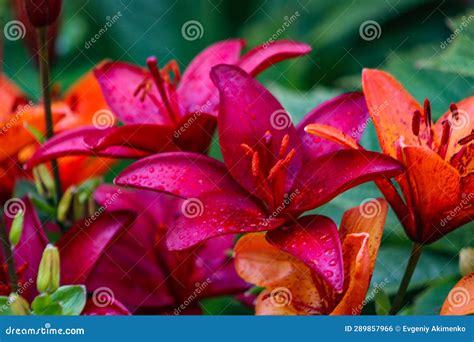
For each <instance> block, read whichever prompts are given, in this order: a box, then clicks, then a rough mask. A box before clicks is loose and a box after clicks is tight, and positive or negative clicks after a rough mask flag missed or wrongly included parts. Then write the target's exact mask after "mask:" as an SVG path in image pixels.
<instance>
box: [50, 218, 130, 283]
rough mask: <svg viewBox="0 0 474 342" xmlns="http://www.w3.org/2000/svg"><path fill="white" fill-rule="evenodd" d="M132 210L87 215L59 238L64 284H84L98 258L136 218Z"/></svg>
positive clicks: (62, 280)
mask: <svg viewBox="0 0 474 342" xmlns="http://www.w3.org/2000/svg"><path fill="white" fill-rule="evenodd" d="M133 219H134V216H133V215H132V214H131V213H130V212H115V213H113V215H111V214H107V213H102V214H101V215H100V216H99V217H98V218H96V219H95V220H93V219H92V218H86V219H85V220H83V221H82V222H80V223H77V224H76V225H75V226H73V227H72V228H71V229H69V230H68V231H67V233H66V234H64V235H63V236H62V237H61V238H60V239H59V240H58V242H57V244H56V245H57V246H58V248H59V253H60V256H61V282H62V284H85V283H86V281H87V277H88V276H89V274H90V272H91V271H92V270H93V268H94V266H95V265H96V263H97V260H98V259H99V258H100V257H101V255H102V254H103V253H104V252H105V250H106V249H107V248H108V247H109V246H110V244H111V243H113V241H114V240H116V239H117V238H118V237H119V236H120V235H119V234H120V233H122V234H123V230H124V228H126V227H128V226H129V225H130V223H131V222H132V221H133Z"/></svg>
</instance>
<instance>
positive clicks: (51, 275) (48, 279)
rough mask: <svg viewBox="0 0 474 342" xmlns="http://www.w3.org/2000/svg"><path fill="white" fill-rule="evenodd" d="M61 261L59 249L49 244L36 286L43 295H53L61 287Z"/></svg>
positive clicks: (43, 257)
mask: <svg viewBox="0 0 474 342" xmlns="http://www.w3.org/2000/svg"><path fill="white" fill-rule="evenodd" d="M59 277H60V260H59V251H58V248H57V247H54V246H53V245H51V244H49V245H47V246H46V248H45V249H44V251H43V256H42V258H41V262H40V265H39V269H38V279H37V280H36V286H37V288H38V291H39V292H41V293H53V292H54V291H56V290H57V288H58V287H59Z"/></svg>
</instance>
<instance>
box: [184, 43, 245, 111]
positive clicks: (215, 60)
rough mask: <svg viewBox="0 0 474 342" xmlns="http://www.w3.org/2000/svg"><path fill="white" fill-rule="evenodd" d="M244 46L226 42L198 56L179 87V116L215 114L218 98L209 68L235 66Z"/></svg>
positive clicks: (185, 73)
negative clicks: (186, 114)
mask: <svg viewBox="0 0 474 342" xmlns="http://www.w3.org/2000/svg"><path fill="white" fill-rule="evenodd" d="M244 44H245V42H244V41H243V40H240V39H235V40H226V41H222V42H218V43H216V44H213V45H211V46H209V47H208V48H207V49H205V50H204V51H202V52H201V53H200V54H199V55H197V56H196V57H195V58H194V59H193V60H192V61H191V63H190V64H189V66H188V67H187V68H186V71H185V72H184V74H183V77H182V79H181V81H180V83H179V86H178V96H179V101H180V106H181V112H182V113H194V112H208V113H212V114H214V112H215V110H216V105H217V103H218V101H219V98H218V97H217V96H216V94H215V93H216V87H215V86H214V84H212V81H211V79H210V78H209V73H210V71H211V69H212V67H214V66H216V65H218V64H236V63H237V61H238V60H239V56H240V50H241V49H242V47H243V46H244Z"/></svg>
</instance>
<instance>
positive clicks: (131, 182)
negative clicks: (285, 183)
mask: <svg viewBox="0 0 474 342" xmlns="http://www.w3.org/2000/svg"><path fill="white" fill-rule="evenodd" d="M115 184H117V185H126V186H133V187H137V188H146V189H152V190H156V191H162V192H167V193H170V194H174V195H176V196H182V197H198V196H199V195H201V194H202V193H204V192H211V191H216V190H223V191H230V192H238V191H240V187H239V186H238V185H237V183H235V182H234V180H233V179H232V177H230V175H229V174H228V172H227V169H226V167H225V165H224V164H222V163H221V162H219V161H217V160H215V159H212V158H209V157H206V156H203V155H201V154H197V153H187V152H169V153H160V154H157V155H153V156H150V157H148V158H144V159H140V160H139V161H137V162H135V163H133V164H132V165H130V166H129V167H128V168H126V169H125V170H124V171H122V172H121V173H120V174H119V175H118V176H117V177H116V178H115Z"/></svg>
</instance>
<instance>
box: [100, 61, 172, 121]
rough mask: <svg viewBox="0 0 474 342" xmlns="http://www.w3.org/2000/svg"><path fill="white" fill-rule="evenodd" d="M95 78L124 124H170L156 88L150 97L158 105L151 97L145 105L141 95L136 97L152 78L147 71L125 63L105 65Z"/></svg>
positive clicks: (153, 86)
mask: <svg viewBox="0 0 474 342" xmlns="http://www.w3.org/2000/svg"><path fill="white" fill-rule="evenodd" d="M94 74H95V76H96V77H97V81H98V82H99V84H100V87H101V88H102V93H103V94H104V98H105V100H106V101H107V104H108V105H109V107H110V109H111V110H112V112H113V113H114V114H115V115H116V116H117V117H118V118H119V120H121V121H122V122H124V123H126V124H137V123H154V124H162V125H166V124H171V120H170V118H169V117H168V114H167V112H166V110H165V108H164V105H163V103H162V100H161V97H160V94H159V92H158V90H157V89H156V87H155V85H154V84H153V85H152V87H151V89H150V91H149V93H150V94H151V95H152V96H154V98H155V99H156V101H157V103H154V102H153V101H152V100H151V98H150V96H148V95H147V96H145V98H144V101H143V102H142V101H141V98H140V95H137V96H135V95H134V93H135V91H136V89H137V88H138V86H139V85H140V84H141V83H142V82H143V81H144V80H145V79H146V78H149V73H148V71H147V70H145V69H142V68H139V67H137V66H135V65H132V64H127V63H123V62H104V63H102V64H101V65H99V66H98V67H97V68H96V69H95V70H94Z"/></svg>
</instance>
